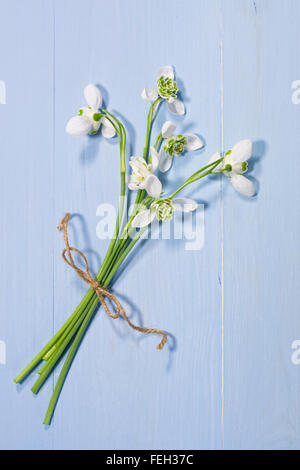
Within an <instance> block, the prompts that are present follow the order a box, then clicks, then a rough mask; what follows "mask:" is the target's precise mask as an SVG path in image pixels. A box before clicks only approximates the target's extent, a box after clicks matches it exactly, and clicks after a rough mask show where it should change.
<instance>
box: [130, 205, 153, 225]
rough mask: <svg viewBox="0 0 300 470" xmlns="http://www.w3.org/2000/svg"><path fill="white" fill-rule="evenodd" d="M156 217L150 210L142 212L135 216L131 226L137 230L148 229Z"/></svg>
mask: <svg viewBox="0 0 300 470" xmlns="http://www.w3.org/2000/svg"><path fill="white" fill-rule="evenodd" d="M154 217H155V214H154V213H153V212H151V211H150V210H149V209H147V210H145V211H141V212H140V213H139V214H137V215H136V216H135V218H134V219H133V221H132V223H131V225H132V227H135V228H142V227H146V226H147V225H149V224H150V223H151V222H152V220H153V219H154Z"/></svg>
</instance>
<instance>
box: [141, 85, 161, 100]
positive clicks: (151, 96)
mask: <svg viewBox="0 0 300 470" xmlns="http://www.w3.org/2000/svg"><path fill="white" fill-rule="evenodd" d="M141 96H142V98H143V100H145V101H151V102H152V101H155V100H156V98H158V93H157V91H156V90H155V89H154V88H149V87H146V88H144V89H143V91H142V94H141Z"/></svg>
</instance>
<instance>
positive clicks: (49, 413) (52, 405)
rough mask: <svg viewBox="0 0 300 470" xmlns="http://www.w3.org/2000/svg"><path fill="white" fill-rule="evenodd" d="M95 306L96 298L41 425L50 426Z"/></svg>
mask: <svg viewBox="0 0 300 470" xmlns="http://www.w3.org/2000/svg"><path fill="white" fill-rule="evenodd" d="M97 304H98V297H96V299H95V300H94V301H93V304H92V306H91V308H90V310H89V312H88V313H87V315H86V317H85V319H84V321H83V322H82V324H81V326H80V328H79V331H78V333H77V334H76V337H75V339H74V341H73V343H72V346H71V348H70V351H69V353H68V356H67V358H66V361H65V363H64V365H63V367H62V370H61V372H60V374H59V377H58V379H57V382H56V384H55V388H54V391H53V394H52V397H51V400H50V403H49V406H48V409H47V412H46V416H45V419H44V421H43V424H50V422H51V418H52V416H53V412H54V409H55V406H56V403H57V400H58V397H59V394H60V392H61V389H62V386H63V384H64V381H65V379H66V376H67V374H68V371H69V369H70V366H71V364H72V361H73V359H74V356H75V354H76V352H77V349H78V347H79V345H80V343H81V340H82V338H83V336H84V333H85V332H86V329H87V327H88V325H89V323H90V321H91V319H92V316H93V314H94V311H95V309H96V307H97Z"/></svg>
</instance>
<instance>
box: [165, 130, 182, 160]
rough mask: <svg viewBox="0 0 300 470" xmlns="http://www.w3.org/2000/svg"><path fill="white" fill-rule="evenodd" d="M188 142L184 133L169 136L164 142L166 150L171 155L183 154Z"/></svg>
mask: <svg viewBox="0 0 300 470" xmlns="http://www.w3.org/2000/svg"><path fill="white" fill-rule="evenodd" d="M186 144H187V138H186V137H184V136H183V135H176V136H173V137H169V138H168V139H167V141H166V143H165V144H164V151H165V152H166V153H167V154H168V155H169V156H170V157H173V155H177V156H179V155H181V154H182V153H183V152H184V150H185V148H184V146H185V145H186Z"/></svg>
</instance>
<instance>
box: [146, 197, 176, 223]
mask: <svg viewBox="0 0 300 470" xmlns="http://www.w3.org/2000/svg"><path fill="white" fill-rule="evenodd" d="M151 209H152V210H154V211H155V215H156V218H157V220H162V221H165V220H170V219H172V216H173V212H174V207H173V204H172V201H171V199H167V198H166V199H157V200H156V201H154V202H153V203H152V204H151Z"/></svg>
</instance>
